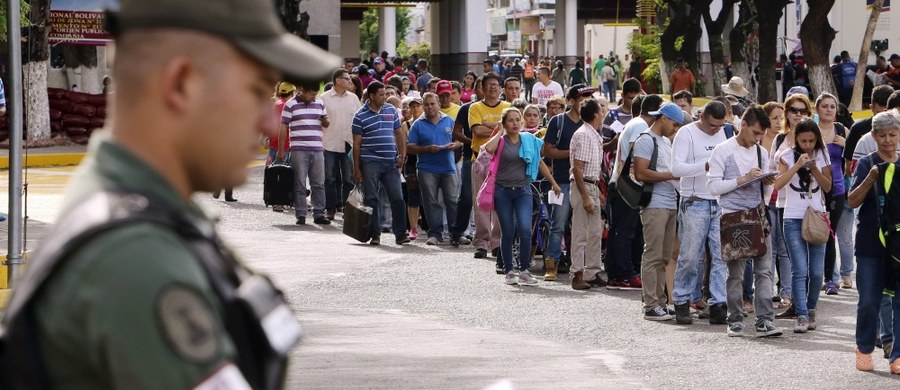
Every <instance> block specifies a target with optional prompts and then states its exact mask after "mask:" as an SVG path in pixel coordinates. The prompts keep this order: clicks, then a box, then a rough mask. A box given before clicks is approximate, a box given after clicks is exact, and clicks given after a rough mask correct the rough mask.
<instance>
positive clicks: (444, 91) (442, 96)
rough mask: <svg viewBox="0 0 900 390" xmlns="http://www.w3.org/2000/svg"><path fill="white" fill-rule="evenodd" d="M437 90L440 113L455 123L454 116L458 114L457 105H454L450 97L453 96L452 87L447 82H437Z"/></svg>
mask: <svg viewBox="0 0 900 390" xmlns="http://www.w3.org/2000/svg"><path fill="white" fill-rule="evenodd" d="M435 89H436V90H437V94H438V99H439V100H440V103H441V112H443V113H444V114H446V115H447V116H449V117H450V119H453V122H456V114H458V113H459V105H457V104H454V103H453V101H452V99H451V96H452V94H453V86H452V85H451V84H450V82H449V81H447V80H441V81H438V83H437V85H436V86H435Z"/></svg>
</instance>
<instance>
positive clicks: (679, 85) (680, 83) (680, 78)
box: [669, 57, 697, 95]
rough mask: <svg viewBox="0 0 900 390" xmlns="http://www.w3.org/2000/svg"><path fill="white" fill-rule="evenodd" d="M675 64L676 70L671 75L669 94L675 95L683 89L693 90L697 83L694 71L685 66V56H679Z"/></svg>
mask: <svg viewBox="0 0 900 390" xmlns="http://www.w3.org/2000/svg"><path fill="white" fill-rule="evenodd" d="M675 64H676V65H675V71H674V72H672V75H671V76H669V94H670V95H674V94H675V92H678V91H681V90H685V91H693V90H694V84H696V83H697V79H696V78H695V77H694V73H693V72H691V70H690V69H688V68H687V66H685V63H684V58H680V57H679V58H678V59H677V60H675Z"/></svg>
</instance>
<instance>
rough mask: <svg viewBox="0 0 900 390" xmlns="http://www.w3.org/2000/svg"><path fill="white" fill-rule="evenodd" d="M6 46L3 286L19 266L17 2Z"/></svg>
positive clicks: (10, 10)
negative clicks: (6, 202) (6, 220)
mask: <svg viewBox="0 0 900 390" xmlns="http://www.w3.org/2000/svg"><path fill="white" fill-rule="evenodd" d="M6 5H7V10H6V17H7V20H6V26H7V28H6V38H7V39H6V42H8V43H9V64H8V65H9V80H7V83H6V85H7V86H8V89H7V94H6V102H7V112H8V113H9V116H10V118H9V236H8V240H9V241H8V245H7V254H6V266H7V268H8V270H9V272H8V273H7V278H8V281H9V282H8V284H7V286H9V287H13V282H15V281H16V280H18V278H19V270H20V267H21V266H22V229H23V223H22V133H23V128H22V119H23V118H22V112H23V111H22V109H23V106H22V32H21V25H20V22H19V12H20V9H19V8H20V4H19V0H7V1H6Z"/></svg>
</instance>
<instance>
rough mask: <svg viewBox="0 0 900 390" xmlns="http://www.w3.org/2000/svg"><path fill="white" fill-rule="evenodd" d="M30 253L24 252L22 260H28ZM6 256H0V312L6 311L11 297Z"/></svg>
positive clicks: (11, 290)
mask: <svg viewBox="0 0 900 390" xmlns="http://www.w3.org/2000/svg"><path fill="white" fill-rule="evenodd" d="M30 253H31V252H25V254H24V255H23V256H22V258H28V255H29V254H30ZM5 262H6V255H0V310H5V309H6V304H7V303H9V297H11V296H12V293H13V289H11V288H9V285H8V284H7V282H8V273H7V268H6V264H3V263H5Z"/></svg>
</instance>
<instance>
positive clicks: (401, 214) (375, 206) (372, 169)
mask: <svg viewBox="0 0 900 390" xmlns="http://www.w3.org/2000/svg"><path fill="white" fill-rule="evenodd" d="M360 165H361V169H362V177H363V180H362V184H363V197H364V198H363V203H365V205H366V206H369V207H371V208H372V225H371V229H370V231H371V232H372V237H381V229H380V225H381V224H380V223H379V221H380V220H381V208H380V207H379V202H378V189H379V187H381V188H383V189H384V192H385V194H386V195H387V198H388V201H389V202H390V205H391V216H392V224H391V227H392V229H393V232H394V236H396V238H397V239H401V238H404V237H406V203H404V202H403V190H402V189H401V187H400V171H399V170H397V167H396V166H395V165H394V164H393V163H389V162H372V161H361V162H360Z"/></svg>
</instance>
